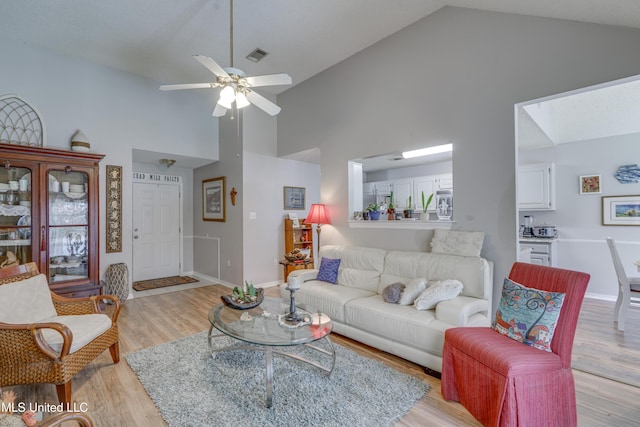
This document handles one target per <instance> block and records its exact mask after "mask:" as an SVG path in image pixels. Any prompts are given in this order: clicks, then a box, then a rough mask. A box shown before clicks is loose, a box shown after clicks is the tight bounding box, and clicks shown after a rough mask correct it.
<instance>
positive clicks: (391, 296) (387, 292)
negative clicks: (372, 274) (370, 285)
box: [382, 282, 404, 304]
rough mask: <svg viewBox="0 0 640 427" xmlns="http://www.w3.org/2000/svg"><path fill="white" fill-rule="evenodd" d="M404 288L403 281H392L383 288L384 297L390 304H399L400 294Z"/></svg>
mask: <svg viewBox="0 0 640 427" xmlns="http://www.w3.org/2000/svg"><path fill="white" fill-rule="evenodd" d="M403 290H404V284H403V283H400V282H396V283H392V284H390V285H389V286H387V287H386V288H384V289H383V290H382V299H384V301H385V302H388V303H390V304H397V303H398V301H400V295H402V291H403Z"/></svg>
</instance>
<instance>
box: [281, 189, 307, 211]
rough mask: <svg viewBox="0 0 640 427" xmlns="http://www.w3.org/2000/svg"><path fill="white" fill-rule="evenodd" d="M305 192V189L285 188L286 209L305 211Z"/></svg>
mask: <svg viewBox="0 0 640 427" xmlns="http://www.w3.org/2000/svg"><path fill="white" fill-rule="evenodd" d="M305 191H306V189H305V188H304V187H284V209H285V210H304V207H305Z"/></svg>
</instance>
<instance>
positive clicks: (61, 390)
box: [56, 380, 71, 405]
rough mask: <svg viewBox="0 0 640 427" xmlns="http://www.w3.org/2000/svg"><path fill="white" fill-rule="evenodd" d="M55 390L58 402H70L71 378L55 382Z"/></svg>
mask: <svg viewBox="0 0 640 427" xmlns="http://www.w3.org/2000/svg"><path fill="white" fill-rule="evenodd" d="M56 392H57V393H58V402H60V403H66V404H67V405H69V404H70V403H71V380H69V381H67V382H66V383H64V384H56Z"/></svg>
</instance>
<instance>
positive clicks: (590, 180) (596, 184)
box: [580, 175, 602, 194]
mask: <svg viewBox="0 0 640 427" xmlns="http://www.w3.org/2000/svg"><path fill="white" fill-rule="evenodd" d="M601 181H602V177H601V176H600V175H583V176H581V177H580V194H601V193H602V186H601V184H600V183H601Z"/></svg>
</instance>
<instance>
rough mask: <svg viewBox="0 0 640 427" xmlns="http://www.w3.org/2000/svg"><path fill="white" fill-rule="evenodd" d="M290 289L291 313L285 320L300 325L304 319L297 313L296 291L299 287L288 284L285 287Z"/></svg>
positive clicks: (290, 323)
mask: <svg viewBox="0 0 640 427" xmlns="http://www.w3.org/2000/svg"><path fill="white" fill-rule="evenodd" d="M285 289H286V290H288V291H289V313H288V314H287V315H286V316H285V318H284V321H285V322H286V323H287V324H289V325H299V324H301V323H304V320H303V319H302V317H300V315H299V314H298V313H296V297H295V293H296V291H297V290H298V288H292V287H290V286H287V287H286V288H285Z"/></svg>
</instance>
